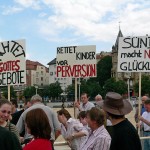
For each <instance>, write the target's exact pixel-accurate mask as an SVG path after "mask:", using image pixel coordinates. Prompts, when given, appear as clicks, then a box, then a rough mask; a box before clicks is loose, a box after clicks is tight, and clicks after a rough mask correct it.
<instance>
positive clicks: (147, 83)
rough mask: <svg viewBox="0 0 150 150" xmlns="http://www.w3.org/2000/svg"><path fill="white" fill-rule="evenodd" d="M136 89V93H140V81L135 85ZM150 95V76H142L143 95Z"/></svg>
mask: <svg viewBox="0 0 150 150" xmlns="http://www.w3.org/2000/svg"><path fill="white" fill-rule="evenodd" d="M134 89H135V92H136V93H139V81H137V82H136V83H135V84H134ZM145 94H149V95H150V76H148V75H142V77H141V95H145Z"/></svg>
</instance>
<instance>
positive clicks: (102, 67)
mask: <svg viewBox="0 0 150 150" xmlns="http://www.w3.org/2000/svg"><path fill="white" fill-rule="evenodd" d="M111 68H112V57H111V56H105V57H103V58H102V59H101V60H100V61H99V62H98V64H97V81H98V82H99V84H100V85H101V87H103V86H104V84H105V81H106V80H108V79H110V78H111Z"/></svg>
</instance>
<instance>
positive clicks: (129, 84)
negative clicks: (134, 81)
mask: <svg viewBox="0 0 150 150" xmlns="http://www.w3.org/2000/svg"><path fill="white" fill-rule="evenodd" d="M130 77H131V76H129V77H128V78H127V79H128V99H129V100H130Z"/></svg>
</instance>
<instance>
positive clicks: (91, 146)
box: [80, 107, 111, 150]
mask: <svg viewBox="0 0 150 150" xmlns="http://www.w3.org/2000/svg"><path fill="white" fill-rule="evenodd" d="M104 117H105V115H104V112H103V111H102V110H100V109H98V108H96V107H95V108H92V109H91V110H89V111H87V123H88V126H89V127H90V129H91V132H90V134H89V136H88V138H87V140H86V141H85V142H83V143H82V145H81V147H80V150H109V148H110V143H111V137H110V135H109V133H108V132H107V130H106V129H105V127H104V121H105V119H104Z"/></svg>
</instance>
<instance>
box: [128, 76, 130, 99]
mask: <svg viewBox="0 0 150 150" xmlns="http://www.w3.org/2000/svg"><path fill="white" fill-rule="evenodd" d="M128 99H129V100H130V76H129V77H128Z"/></svg>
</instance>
